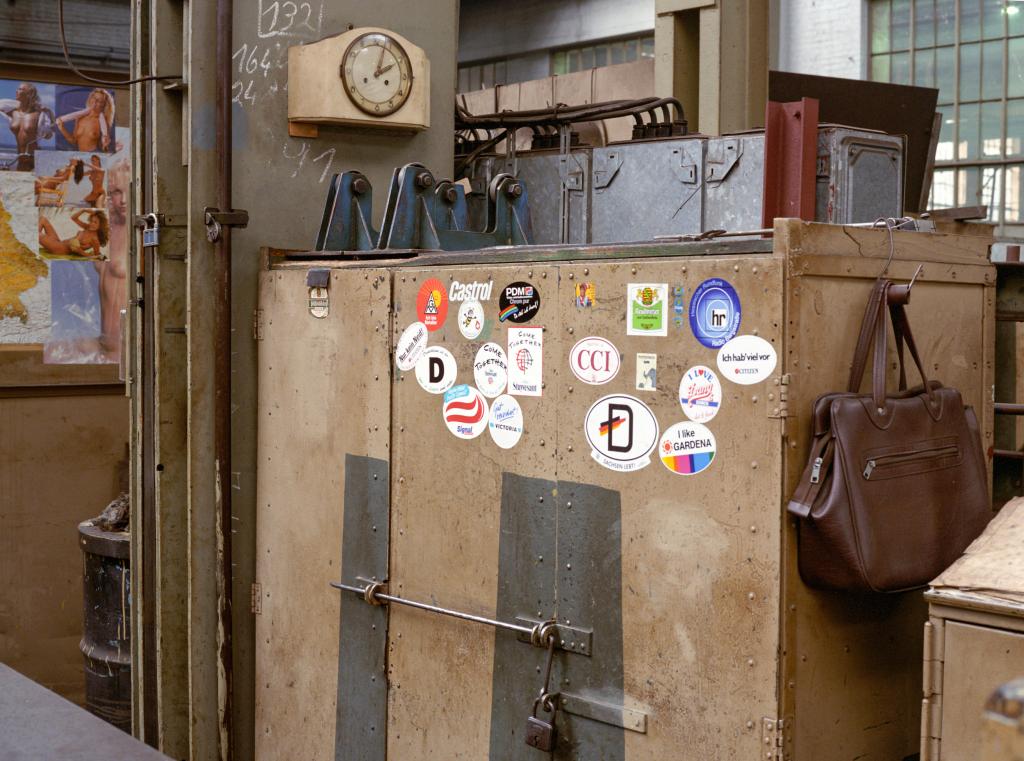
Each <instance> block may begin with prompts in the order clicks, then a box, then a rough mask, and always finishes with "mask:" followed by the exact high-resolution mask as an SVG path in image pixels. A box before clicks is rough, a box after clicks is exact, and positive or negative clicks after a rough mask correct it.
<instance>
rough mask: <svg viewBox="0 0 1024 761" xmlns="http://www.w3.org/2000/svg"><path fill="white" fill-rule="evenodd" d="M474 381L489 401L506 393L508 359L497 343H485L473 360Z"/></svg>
mask: <svg viewBox="0 0 1024 761" xmlns="http://www.w3.org/2000/svg"><path fill="white" fill-rule="evenodd" d="M473 379H474V380H475V381H476V385H477V388H479V389H480V391H481V393H482V394H483V395H484V396H486V397H487V398H488V399H493V398H494V397H496V396H500V395H501V394H504V393H505V386H506V384H507V383H508V358H507V357H506V356H505V350H504V349H502V348H501V346H499V345H498V344H496V343H493V342H491V343H485V344H484V345H483V346H481V347H480V349H479V351H477V353H476V359H475V360H473Z"/></svg>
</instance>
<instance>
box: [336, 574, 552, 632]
mask: <svg viewBox="0 0 1024 761" xmlns="http://www.w3.org/2000/svg"><path fill="white" fill-rule="evenodd" d="M331 586H332V587H334V588H335V589H340V590H342V591H344V592H354V593H355V594H357V595H359V596H360V597H363V598H365V597H366V590H367V587H354V586H351V585H349V584H342V583H341V582H337V581H332V582H331ZM373 599H375V600H384V601H386V602H393V603H396V604H397V605H408V606H409V607H410V608H418V609H419V610H426V611H430V612H431V613H440V614H441V615H442V616H451V617H452V618H458V619H461V620H462V621H472V622H474V623H477V624H487V625H488V626H493V627H495V628H496V629H505V630H506V631H510V632H515V633H516V634H525V635H527V636H530V637H532V636H534V634H535V632H536V630H537V627H534V626H520V625H519V624H510V623H508V622H507V621H496V620H495V619H493V618H485V617H483V616H474V615H473V614H472V613H463V612H462V611H459V610H451V609H450V608H442V607H440V606H439V605H430V604H428V603H425V602H416V601H415V600H407V599H406V598H404V597H395V596H394V595H387V594H384V593H383V592H375V593H374V594H373Z"/></svg>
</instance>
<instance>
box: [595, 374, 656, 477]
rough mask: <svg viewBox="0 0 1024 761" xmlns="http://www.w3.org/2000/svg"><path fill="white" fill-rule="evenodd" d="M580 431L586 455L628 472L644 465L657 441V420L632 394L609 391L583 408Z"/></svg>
mask: <svg viewBox="0 0 1024 761" xmlns="http://www.w3.org/2000/svg"><path fill="white" fill-rule="evenodd" d="M583 431H584V433H585V435H586V437H587V442H588V443H589V444H590V450H591V451H590V456H591V457H593V458H594V459H595V460H596V461H597V462H598V463H599V464H600V465H602V466H604V467H605V468H608V469H609V470H617V471H619V472H621V473H629V472H631V471H634V470H640V469H641V468H645V467H647V466H648V465H649V464H650V462H651V458H650V454H651V451H652V450H653V449H654V447H655V445H657V443H658V420H657V418H655V417H654V413H653V412H652V411H651V408H650V407H648V406H647V405H646V404H644V403H643V402H641V401H640V400H639V399H637V398H636V397H635V396H629V395H627V394H611V395H609V396H604V397H601V398H600V399H598V400H597V401H596V402H594V404H593V405H592V406H591V408H590V409H589V410H588V411H587V416H586V418H585V419H584V421H583Z"/></svg>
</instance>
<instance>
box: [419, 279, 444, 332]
mask: <svg viewBox="0 0 1024 761" xmlns="http://www.w3.org/2000/svg"><path fill="white" fill-rule="evenodd" d="M416 314H417V316H418V317H419V318H420V322H422V323H423V324H424V325H426V326H427V330H429V331H431V332H433V331H435V330H440V329H441V326H442V325H444V321H445V318H446V317H448V292H447V291H446V290H445V287H444V283H442V282H441V281H440V280H438V279H437V278H436V277H432V278H430V280H426V281H424V283H423V285H421V286H420V292H419V295H417V296H416Z"/></svg>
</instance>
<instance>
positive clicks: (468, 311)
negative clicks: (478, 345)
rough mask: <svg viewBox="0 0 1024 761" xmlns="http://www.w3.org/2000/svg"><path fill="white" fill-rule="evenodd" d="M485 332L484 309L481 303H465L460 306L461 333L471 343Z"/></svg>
mask: <svg viewBox="0 0 1024 761" xmlns="http://www.w3.org/2000/svg"><path fill="white" fill-rule="evenodd" d="M483 330H484V307H483V304H481V303H480V302H479V301H463V302H462V304H460V305H459V332H460V333H462V335H463V336H464V337H465V338H468V339H469V340H470V341H472V340H473V339H475V338H477V337H479V335H480V334H481V333H482V332H483Z"/></svg>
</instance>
